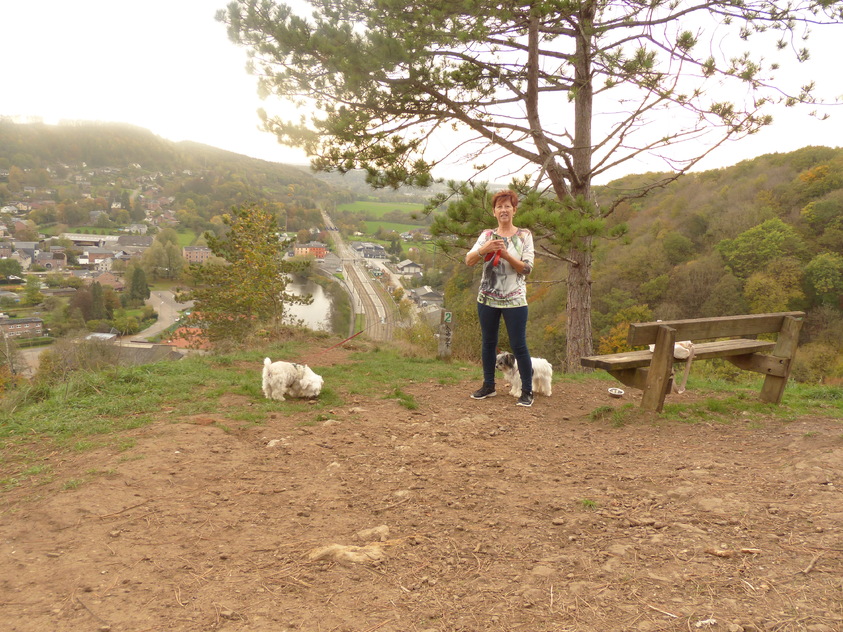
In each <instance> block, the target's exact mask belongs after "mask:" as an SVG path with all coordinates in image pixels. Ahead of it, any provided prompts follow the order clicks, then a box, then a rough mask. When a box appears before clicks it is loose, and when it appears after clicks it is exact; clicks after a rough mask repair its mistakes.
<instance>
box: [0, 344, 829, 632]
mask: <svg viewBox="0 0 843 632" xmlns="http://www.w3.org/2000/svg"><path fill="white" fill-rule="evenodd" d="M326 358H327V359H326V360H325V362H326V363H342V362H343V361H344V354H343V353H342V350H338V351H337V352H336V353H335V354H333V355H331V356H326ZM314 368H316V369H318V367H314ZM258 379H259V378H258ZM610 385H611V384H609V383H608V382H601V381H598V380H594V381H589V382H586V383H584V384H576V385H574V384H557V385H555V390H554V393H553V395H552V397H550V398H545V397H539V398H538V399H537V401H536V403H535V405H534V406H533V407H532V408H530V409H526V408H518V407H516V406H515V405H514V402H515V400H514V399H513V398H511V397H509V396H508V395H504V394H503V393H502V389H501V388H499V395H498V396H497V397H496V398H493V399H489V400H485V401H474V400H471V399H470V398H469V397H468V394H469V393H470V392H471V391H472V390H473V389H474V388H476V386H477V385H476V384H475V383H470V382H465V383H463V384H460V385H458V386H442V385H439V384H435V383H416V384H414V385H412V386H410V387H408V388H407V389H406V391H407V392H409V393H411V394H412V395H413V396H414V397H415V400H416V401H417V402H418V404H419V407H418V409H416V410H408V409H406V408H404V407H402V406H401V405H400V404H399V403H398V402H397V401H395V400H394V399H390V400H382V399H374V398H372V399H367V398H357V399H355V400H353V401H351V402H350V403H349V405H347V406H344V407H342V408H338V409H336V410H334V411H332V414H331V415H329V416H330V417H331V419H329V420H326V421H322V422H318V423H315V424H314V423H313V419H314V414H313V411H306V412H304V413H297V414H290V413H289V410H290V407H289V405H288V404H286V403H284V402H279V403H278V405H277V409H276V412H273V413H271V414H270V415H269V418H268V419H267V420H266V422H265V423H264V424H263V425H261V426H254V425H250V426H244V427H242V428H238V427H237V425H236V424H233V423H232V422H231V421H230V419H229V418H228V417H227V413H228V412H230V411H231V410H235V409H237V408H241V407H244V406H248V405H249V404H250V401H249V400H248V399H247V398H244V397H239V396H227V397H226V398H224V399H223V401H221V403H220V410H219V414H218V416H216V417H215V416H202V417H194V418H182V419H174V418H172V414H171V413H169V412H168V411H162V412H161V419H160V421H159V422H158V423H155V424H153V425H150V426H146V427H144V428H142V429H138V430H134V431H131V432H127V433H125V437H124V439H125V440H124V441H123V444H124V449H122V450H118V449H116V448H111V449H96V450H93V451H87V452H83V453H76V452H60V453H58V452H54V453H52V454H46V453H45V454H42V455H40V456H41V458H43V459H44V461H43V462H45V463H47V462H48V463H49V464H50V465H51V467H52V471H53V473H54V475H55V476H54V482H52V483H49V484H46V485H41V486H38V487H32V486H30V487H27V486H22V487H17V488H14V489H11V490H8V491H6V492H4V493H3V494H2V495H0V628H2V629H3V630H7V631H9V630H11V631H16V632H45V631H49V632H65V631H66V632H84V631H97V632H107V631H114V632H116V631H131V632H141V631H155V632H161V631H205V630H225V631H235V630H250V631H267V632H269V631H271V632H287V631H294V630H295V631H306V632H375V631H376V630H378V631H381V632H457V631H460V632H469V631H478V632H479V631H487V630H488V631H492V630H494V631H502V632H504V631H505V632H514V631H529V632H543V631H550V630H558V631H565V630H569V631H583V632H585V631H595V632H598V631H599V632H611V631H627V630H629V631H642V632H653V631H657V630H658V631H660V630H670V631H680V630H681V631H691V632H695V631H696V630H703V631H708V630H710V631H715V632H719V631H728V632H740V631H749V630H752V631H768V630H777V631H778V630H781V631H784V630H788V631H789V630H807V631H811V632H832V631H838V630H843V503H841V500H843V498H841V485H842V484H843V483H841V481H840V473H841V471H843V424H841V420H838V419H829V418H803V419H797V420H795V421H791V422H788V423H785V422H781V421H776V420H774V419H772V418H751V419H750V418H741V419H735V420H733V421H732V422H731V423H728V424H703V423H697V424H686V423H680V422H674V421H671V422H668V421H665V420H663V419H659V418H658V417H651V418H645V419H643V420H638V421H636V422H635V423H630V424H627V425H625V426H622V427H615V426H613V425H612V424H611V422H610V421H609V420H592V419H590V417H589V413H590V412H591V411H592V410H594V409H595V408H596V407H598V406H603V405H606V404H609V405H612V406H618V405H621V404H623V403H624V402H627V401H630V398H631V397H630V395H629V394H627V395H626V396H625V398H624V399H622V400H614V399H610V398H609V397H608V396H607V393H606V389H607V386H610ZM672 397H678V396H672ZM682 397H693V395H687V394H686V395H683V396H682ZM346 399H349V398H346ZM214 422H219V423H218V424H214ZM303 424H304V425H303ZM223 426H224V427H223ZM126 446H129V447H128V448H127V447H126ZM38 449H39V448H38V447H37V446H30V447H29V451H30V452H29V458H30V459H31V458H32V456H33V453H36V454H37V451H38ZM14 460H15V458H14V455H6V458H5V459H4V461H0V475H2V474H3V472H2V469H5V468H7V467H10V466H11V465H13V464H14ZM68 481H79V484H78V485H68Z"/></svg>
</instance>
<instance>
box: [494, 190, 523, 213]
mask: <svg viewBox="0 0 843 632" xmlns="http://www.w3.org/2000/svg"><path fill="white" fill-rule="evenodd" d="M501 200H504V201H507V200H508V201H509V203H510V204H512V208H518V194H517V193H516V192H515V191H510V190H509V189H504V190H503V191H498V192H497V193H495V194H494V195H493V196H492V208H495V206H497V204H498V202H500V201H501Z"/></svg>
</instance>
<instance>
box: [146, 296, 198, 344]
mask: <svg viewBox="0 0 843 632" xmlns="http://www.w3.org/2000/svg"><path fill="white" fill-rule="evenodd" d="M146 304H147V305H151V306H152V308H153V309H154V310H155V311H156V312H158V320H156V321H155V323H153V324H152V326H151V327H148V328H146V329H144V330H143V331H141V332H139V333H137V334H135V335H134V336H131V338H132V339H133V340H149V339H150V338H154V337H155V336H157V335H158V334H160V333H161V332H162V331H164V330H165V329H167V328H168V327H170V326H171V325H172V324H173V323H175V322H176V320H177V319H178V317H179V313H180V312H181V311H183V310H186V309H190V308H191V307H193V302H188V303H177V302H176V299H175V296H174V295H173V293H172V292H170V291H169V290H156V291H155V292H152V293H150V295H149V298H148V299H146Z"/></svg>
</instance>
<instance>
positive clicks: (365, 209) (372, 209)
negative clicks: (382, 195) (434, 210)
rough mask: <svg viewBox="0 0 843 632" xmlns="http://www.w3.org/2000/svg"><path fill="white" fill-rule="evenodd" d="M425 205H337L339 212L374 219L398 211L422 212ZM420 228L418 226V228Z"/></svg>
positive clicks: (390, 203)
mask: <svg viewBox="0 0 843 632" xmlns="http://www.w3.org/2000/svg"><path fill="white" fill-rule="evenodd" d="M423 208H424V204H418V203H412V202H349V203H347V204H339V205H337V210H338V211H351V212H353V213H360V212H362V213H368V214H369V215H372V216H374V217H383V216H384V215H386V214H387V213H391V212H393V211H398V212H399V213H407V214H408V215H409V214H410V213H416V212H421V210H422V209H423ZM416 228H418V226H416Z"/></svg>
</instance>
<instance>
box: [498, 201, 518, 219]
mask: <svg viewBox="0 0 843 632" xmlns="http://www.w3.org/2000/svg"><path fill="white" fill-rule="evenodd" d="M495 217H496V218H497V220H498V221H499V222H501V223H506V222H511V221H512V218H513V217H515V207H514V206H512V202H511V201H510V200H509V199H508V198H501V199H500V200H498V201H497V203H496V204H495Z"/></svg>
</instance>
